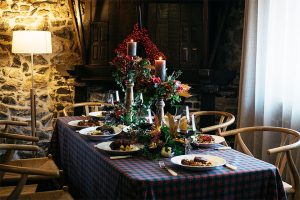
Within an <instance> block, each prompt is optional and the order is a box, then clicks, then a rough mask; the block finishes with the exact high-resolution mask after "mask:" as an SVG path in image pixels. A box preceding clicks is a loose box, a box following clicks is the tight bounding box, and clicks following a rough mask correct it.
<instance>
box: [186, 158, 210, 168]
mask: <svg viewBox="0 0 300 200" xmlns="http://www.w3.org/2000/svg"><path fill="white" fill-rule="evenodd" d="M181 164H183V165H189V166H199V167H209V166H212V163H211V162H209V161H208V160H207V159H206V158H203V157H198V156H195V157H194V159H191V160H190V159H182V160H181Z"/></svg>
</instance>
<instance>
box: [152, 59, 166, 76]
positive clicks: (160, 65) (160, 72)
mask: <svg viewBox="0 0 300 200" xmlns="http://www.w3.org/2000/svg"><path fill="white" fill-rule="evenodd" d="M154 62H155V76H156V77H159V78H160V79H161V80H162V81H165V79H166V60H163V59H162V57H159V59H158V60H155V61H154Z"/></svg>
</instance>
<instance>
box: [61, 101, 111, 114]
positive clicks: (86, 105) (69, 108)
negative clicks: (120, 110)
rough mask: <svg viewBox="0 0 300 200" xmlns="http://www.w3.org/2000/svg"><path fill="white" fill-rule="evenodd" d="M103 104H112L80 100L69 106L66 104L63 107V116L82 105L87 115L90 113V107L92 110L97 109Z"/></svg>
mask: <svg viewBox="0 0 300 200" xmlns="http://www.w3.org/2000/svg"><path fill="white" fill-rule="evenodd" d="M103 106H112V104H109V103H104V102H82V103H75V104H72V105H69V106H66V107H65V108H64V109H63V113H64V116H69V113H71V112H72V110H74V108H78V107H84V111H85V115H86V116H88V115H89V113H90V108H93V111H99V107H103Z"/></svg>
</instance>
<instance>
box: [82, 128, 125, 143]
mask: <svg viewBox="0 0 300 200" xmlns="http://www.w3.org/2000/svg"><path fill="white" fill-rule="evenodd" d="M121 132H122V129H121V128H119V127H116V126H108V125H103V126H94V127H88V128H84V129H81V130H80V131H79V134H80V135H81V136H83V137H85V138H88V139H90V140H107V139H110V138H112V137H115V136H116V135H118V134H120V133H121Z"/></svg>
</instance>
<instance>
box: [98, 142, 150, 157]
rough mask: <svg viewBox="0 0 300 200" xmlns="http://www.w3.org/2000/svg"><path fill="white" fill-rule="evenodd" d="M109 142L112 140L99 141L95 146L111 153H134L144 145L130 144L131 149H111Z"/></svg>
mask: <svg viewBox="0 0 300 200" xmlns="http://www.w3.org/2000/svg"><path fill="white" fill-rule="evenodd" d="M111 143H112V141H107V142H101V143H99V144H97V145H95V148H97V149H100V150H101V151H105V152H108V153H110V154H113V155H130V154H134V153H136V152H138V151H139V150H141V149H142V148H144V145H142V144H132V146H133V149H132V150H131V151H122V150H112V149H111V148H110V146H109V145H110V144H111Z"/></svg>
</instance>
